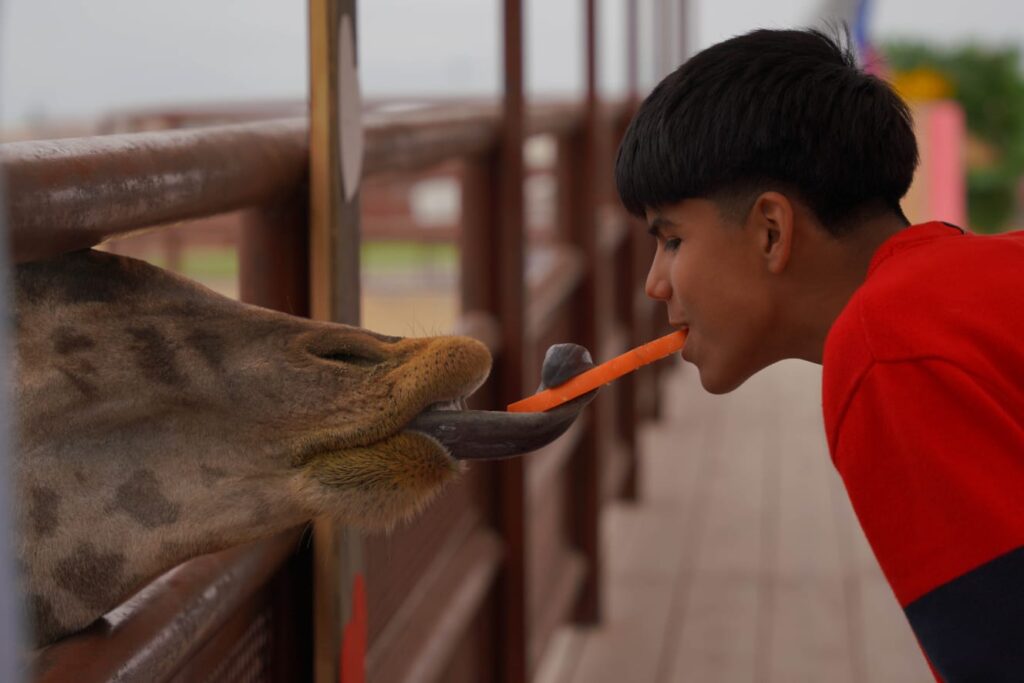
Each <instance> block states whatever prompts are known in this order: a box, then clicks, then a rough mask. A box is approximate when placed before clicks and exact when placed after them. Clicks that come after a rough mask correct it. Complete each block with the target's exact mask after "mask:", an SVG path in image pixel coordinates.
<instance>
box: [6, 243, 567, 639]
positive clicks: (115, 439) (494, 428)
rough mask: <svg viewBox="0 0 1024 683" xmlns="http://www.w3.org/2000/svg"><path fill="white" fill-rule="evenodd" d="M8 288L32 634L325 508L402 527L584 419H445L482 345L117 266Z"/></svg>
mask: <svg viewBox="0 0 1024 683" xmlns="http://www.w3.org/2000/svg"><path fill="white" fill-rule="evenodd" d="M15 291H16V301H15V330H16V377H17V380H16V408H17V431H18V439H19V444H18V449H17V460H16V466H15V467H16V483H17V486H18V493H19V495H20V500H21V505H20V506H19V522H18V530H19V536H18V543H19V556H20V559H21V562H22V565H23V568H24V573H25V582H26V592H27V594H28V595H29V600H30V603H31V604H30V608H31V611H32V613H33V616H34V619H35V623H36V632H37V639H38V640H39V641H40V642H47V641H49V640H52V639H53V638H55V637H58V636H60V635H63V634H65V633H68V632H69V631H72V630H76V629H78V628H81V627H82V626H84V625H85V624H87V623H89V622H90V621H92V620H93V619H95V618H96V617H98V616H100V615H102V614H103V613H104V612H106V611H107V610H109V609H110V608H112V607H114V606H116V605H117V604H118V602H119V601H120V600H122V599H123V598H124V597H126V596H127V595H128V594H130V592H131V591H132V590H133V589H135V588H137V587H138V586H140V585H141V584H142V583H144V582H145V581H146V580H148V579H150V578H152V577H153V576H155V575H156V574H159V573H160V572H162V571H164V570H166V569H168V568H170V567H171V566H174V565H175V564H177V563H179V562H181V561H183V560H184V559H187V558H188V557H191V556H194V555H196V554H200V553H203V552H209V551H212V550H217V549H221V548H224V547H228V546H230V545H234V544H237V543H241V542H245V541H248V540H252V539H254V538H258V537H261V536H266V535H269V534H272V533H275V532H277V531H279V530H281V529H285V528H288V527H290V526H294V525H296V524H300V523H302V522H304V521H305V520H307V519H309V518H311V517H314V516H317V515H321V514H326V515H331V516H333V517H335V518H337V519H339V520H341V521H342V522H344V523H347V524H353V525H356V526H361V527H370V528H379V527H388V526H390V525H393V524H394V523H396V522H397V521H399V520H401V519H402V518H404V517H407V516H409V515H412V514H414V513H415V512H416V511H417V510H419V509H420V508H421V507H422V506H423V505H424V504H425V503H426V502H427V501H428V500H429V499H430V498H431V497H432V496H433V495H435V494H436V493H437V492H438V491H440V490H441V489H442V488H443V487H444V485H445V484H446V483H448V482H450V481H451V480H452V479H453V478H454V477H456V476H457V475H458V473H459V472H460V470H461V469H462V467H463V465H462V463H461V460H460V458H461V457H466V456H477V455H484V456H508V455H512V454H516V453H520V452H523V451H526V450H530V449H532V448H536V447H538V446H540V445H542V444H543V443H546V442H547V441H550V440H551V439H553V438H554V437H555V436H557V435H558V433H560V432H561V431H563V430H564V429H565V428H566V427H567V426H568V425H569V424H570V423H571V422H572V420H573V419H574V418H575V416H576V414H578V412H579V407H575V408H573V407H570V408H569V409H568V410H567V411H561V412H560V413H554V414H550V415H549V414H544V415H532V416H531V415H518V416H511V415H507V414H504V413H500V414H491V413H486V412H483V411H455V410H439V409H443V408H455V407H458V405H459V403H460V402H461V401H462V400H463V399H464V398H465V397H467V396H468V395H470V394H471V393H472V392H473V391H474V390H475V389H476V388H477V387H478V386H479V385H480V384H481V383H482V382H483V381H484V380H485V379H486V377H487V375H488V372H489V370H490V365H491V358H490V354H489V353H488V351H487V349H486V347H484V346H483V345H482V344H481V343H479V342H477V341H475V340H472V339H469V338H464V337H454V336H447V337H433V338H419V339H404V338H398V337H388V336H384V335H380V334H376V333H373V332H370V331H367V330H364V329H360V328H356V327H351V326H346V325H338V324H330V323H321V322H315V321H311V320H307V319H303V318H296V317H293V316H288V315H285V314H282V313H277V312H273V311H268V310H265V309H261V308H257V307H254V306H248V305H245V304H241V303H238V302H236V301H233V300H230V299H227V298H225V297H222V296H220V295H218V294H216V293H214V292H212V291H210V290H207V289H206V288H204V287H202V286H200V285H198V284H196V283H193V282H191V281H189V280H187V279H185V278H182V277H179V276H176V275H174V274H172V273H169V272H167V271H163V270H160V269H158V268H155V267H153V266H150V265H148V264H146V263H143V262H140V261H136V260H133V259H129V258H125V257H120V256H114V255H110V254H106V253H101V252H96V251H83V252H76V253H72V254H67V255H64V256H61V257H59V258H56V259H53V260H50V261H46V262H40V263H30V264H23V265H20V266H18V268H17V270H16V274H15ZM563 365H565V364H563ZM577 365H578V363H577ZM575 371H576V372H578V371H579V370H578V369H577V370H575ZM570 374H572V373H571V372H570Z"/></svg>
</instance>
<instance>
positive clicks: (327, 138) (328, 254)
mask: <svg viewBox="0 0 1024 683" xmlns="http://www.w3.org/2000/svg"><path fill="white" fill-rule="evenodd" d="M355 5H356V3H355V0H310V2H309V45H310V63H309V73H310V112H309V138H310V139H309V162H310V166H309V173H310V177H309V186H310V197H309V211H310V254H309V267H310V309H311V311H312V317H313V318H315V319H318V320H332V321H336V322H344V323H349V324H353V325H358V324H359V321H360V313H359V300H360V295H359V185H360V179H361V176H362V160H363V129H362V118H361V117H362V101H361V97H360V89H359V77H358V69H357V66H356V7H355ZM313 539H314V541H313V542H314V612H315V614H314V628H315V643H314V658H315V662H314V679H315V681H316V683H336V682H337V681H341V683H363V682H364V680H365V677H366V676H365V658H366V657H365V656H366V638H367V612H366V584H365V575H364V558H363V554H364V548H363V540H362V538H361V536H360V534H358V533H356V532H355V531H353V530H351V529H348V528H345V527H340V526H338V525H336V524H334V523H333V522H331V521H330V520H327V519H318V520H316V522H315V526H314V534H313Z"/></svg>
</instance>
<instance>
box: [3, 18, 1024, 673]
mask: <svg viewBox="0 0 1024 683" xmlns="http://www.w3.org/2000/svg"><path fill="white" fill-rule="evenodd" d="M597 5H598V8H599V11H598V15H599V16H598V22H597V26H598V38H599V40H598V48H597V57H596V58H597V73H598V79H597V80H598V90H599V93H600V96H601V97H602V98H603V99H604V100H606V101H614V100H622V99H624V98H626V97H628V96H629V95H630V92H629V91H628V83H629V74H628V72H627V68H628V62H629V60H628V59H627V49H628V46H627V45H626V35H627V31H626V29H625V23H626V21H627V17H626V6H627V3H626V2H625V1H624V0H599V2H598V3H597ZM0 10H2V15H0V141H2V142H12V141H20V140H42V139H54V138H65V137H78V136H93V135H106V134H114V133H128V132H135V131H155V130H163V129H171V128H185V127H197V126H206V125H214V124H220V123H230V122H239V121H251V120H258V119H269V118H279V117H286V116H302V115H304V113H305V112H306V106H307V105H306V97H307V92H308V81H309V75H308V66H307V63H308V59H309V56H308V55H309V49H308V44H307V42H308V41H307V30H308V26H307V22H308V18H307V2H305V1H304V0H287V1H285V0H245V1H243V0H214V1H213V2H211V1H210V0H177V2H174V3H156V2H145V1H142V2H140V1H139V0H102V1H97V0H88V1H87V0H4V2H3V4H2V5H0ZM524 10H525V27H524V28H525V31H524V34H525V53H524V59H525V90H526V95H527V98H528V100H530V101H531V102H544V101H564V100H579V99H580V98H581V97H583V94H584V92H585V90H586V88H585V83H584V73H585V65H584V63H583V62H584V49H583V40H584V25H585V21H584V19H585V17H584V5H583V3H582V2H580V1H579V0H525V2H524ZM501 16H502V15H501V3H500V2H498V1H497V0H369V1H366V2H361V3H359V4H358V14H357V35H358V62H359V64H358V68H359V77H360V80H361V86H362V90H363V95H364V100H365V103H366V109H367V111H368V112H371V113H372V112H374V111H376V112H389V111H390V112H396V111H410V110H415V109H416V108H418V107H422V106H423V105H425V104H432V103H438V102H446V101H450V100H457V101H459V102H487V101H492V102H493V101H496V100H497V98H499V97H500V95H501V92H502V83H501V73H502V59H501V44H502V43H501V37H502V26H501ZM637 19H638V34H639V40H638V42H639V46H638V51H637V55H638V61H637V64H636V67H637V79H636V82H637V84H638V91H639V92H637V93H636V94H638V95H639V96H643V95H644V94H645V93H646V92H647V91H648V90H649V89H650V88H651V87H652V86H653V85H654V84H655V83H657V82H658V80H660V78H661V77H663V76H664V75H665V74H666V73H668V72H669V71H670V70H671V69H673V68H674V67H675V66H677V65H678V64H679V63H681V62H682V61H683V60H684V59H685V58H686V56H687V55H690V54H692V53H693V52H694V51H696V50H699V49H701V48H703V47H706V46H708V45H710V44H712V43H714V42H716V41H719V40H721V39H724V38H727V37H729V36H732V35H735V34H738V33H743V32H746V31H748V30H752V29H755V28H761V27H774V28H782V27H795V26H796V27H799V26H822V25H825V24H827V23H830V22H831V23H832V24H835V23H836V22H846V23H847V24H848V25H849V26H850V29H851V33H852V36H853V39H854V42H855V44H856V47H857V52H858V55H859V57H860V59H861V60H862V62H863V64H864V65H865V68H867V69H869V70H871V71H872V72H873V73H875V74H877V75H878V76H880V77H882V78H886V79H888V80H890V81H891V82H892V83H893V84H894V86H895V87H896V88H897V90H898V91H899V92H900V93H901V94H902V95H903V96H904V98H905V99H906V100H907V101H908V103H909V104H910V106H911V108H912V110H913V114H914V119H915V127H916V131H917V134H918V138H919V143H920V147H921V156H922V163H921V166H920V168H919V170H918V173H917V176H916V177H915V180H914V185H913V187H912V189H911V191H910V193H909V194H908V196H907V198H906V200H905V203H904V208H905V211H906V213H907V215H908V217H910V219H911V220H914V221H923V220H933V219H937V220H946V221H950V222H953V223H957V224H961V225H964V226H967V227H969V228H970V229H972V230H974V231H978V232H998V231H1004V230H1011V229H1015V228H1018V227H1022V226H1024V213H1022V212H1024V201H1022V198H1024V192H1022V185H1021V178H1022V176H1024V77H1022V61H1021V49H1022V48H1024V21H1022V19H1024V6H1020V5H1018V4H1016V3H1011V2H1007V1H1005V0H1002V1H1001V0H973V2H971V3H970V7H969V10H968V9H966V8H965V7H964V3H963V2H960V1H959V0H933V1H932V2H931V3H929V4H928V5H927V6H926V7H925V6H923V5H922V4H921V3H919V2H917V1H916V0H831V1H825V2H822V1H814V0H775V1H773V2H765V1H763V0H678V1H671V2H670V1H666V0H639V3H638V17H637ZM557 149H558V142H557V141H556V140H555V139H554V136H552V135H534V136H531V137H529V138H528V139H527V142H526V146H525V148H524V160H525V166H526V173H525V188H524V194H525V221H524V222H525V224H526V227H527V230H528V236H529V241H530V246H531V247H540V248H531V249H530V250H529V252H528V254H527V262H526V269H527V270H528V271H529V270H530V269H531V268H537V269H542V268H543V267H544V263H543V262H542V261H543V259H544V258H545V257H546V256H547V257H550V256H551V254H550V253H549V252H546V251H545V250H544V249H543V246H544V245H545V244H547V243H548V242H551V243H553V242H554V240H555V238H554V234H555V233H556V232H557V230H556V227H557V226H555V223H556V222H557V221H558V216H559V208H558V197H557V192H556V189H557V184H558V177H557V176H558V172H559V171H558V166H557V154H558V151H557ZM460 164H461V162H446V163H443V164H440V165H437V166H435V167H432V168H430V169H428V170H425V171H417V172H415V173H411V172H385V173H378V174H374V175H373V176H372V177H370V178H369V179H368V180H367V181H366V182H365V183H364V185H363V186H362V189H361V194H360V206H361V212H362V224H361V231H362V247H361V248H362V255H361V256H362V258H361V260H360V265H361V278H362V290H361V296H362V323H363V325H364V326H366V327H369V328H371V329H375V330H377V331H380V332H384V333H389V334H398V335H413V336H415V335H422V334H434V333H448V332H450V331H451V330H452V329H453V326H454V324H455V321H456V319H457V318H458V315H459V311H460V283H459V278H460V254H459V247H458V244H459V241H458V234H459V228H460V221H461V218H462V217H461V215H460V213H461V211H462V208H463V206H464V203H463V198H462V196H461V194H462V189H463V184H462V178H463V169H462V168H461V166H460ZM598 173H599V174H601V173H604V174H606V175H607V176H610V174H611V168H610V167H609V168H607V169H598ZM242 223H243V216H242V215H241V214H240V213H232V214H224V215H218V216H213V217H208V218H203V219H200V220H195V221H190V222H185V223H181V224H177V225H175V226H173V227H170V228H167V229H163V230H159V231H152V232H147V233H142V234H139V235H134V236H129V237H123V238H119V239H115V240H112V241H109V242H107V243H105V244H104V245H102V247H101V248H103V249H107V250H110V251H113V252H117V253H123V254H127V255H131V256H135V257H138V258H143V259H146V260H149V261H151V262H153V263H156V264H158V265H161V266H164V267H167V268H170V269H173V270H177V271H179V272H182V273H184V274H186V275H188V276H189V277H192V278H193V279H197V280H199V281H201V282H203V283H205V284H206V285H208V286H209V287H212V288H214V289H215V290H217V291H220V292H222V293H224V294H226V295H227V296H231V297H237V296H238V295H239V282H238V278H239V248H238V245H239V239H240V236H241V230H242ZM659 313H660V312H659ZM673 373H674V374H673V375H672V376H671V377H670V381H668V382H667V384H666V389H665V394H666V395H665V401H664V403H665V408H664V410H663V412H662V414H661V417H662V420H661V421H660V424H662V425H663V426H661V427H658V428H656V429H654V428H652V429H650V430H646V431H644V433H643V434H642V435H641V437H640V438H641V440H642V446H643V448H642V451H643V452H644V453H645V456H646V457H647V460H646V461H645V465H644V467H643V469H642V470H641V472H642V476H643V477H644V481H643V482H642V483H641V484H640V487H641V489H642V490H643V491H644V492H645V493H644V495H642V496H640V499H641V500H642V502H643V504H642V505H639V506H636V505H634V506H632V507H630V506H622V507H621V508H620V509H617V510H613V511H611V512H609V513H608V514H607V516H606V517H605V527H604V529H603V531H602V533H603V534H606V539H605V547H606V548H608V552H609V554H610V556H611V557H610V559H609V562H608V564H609V569H608V578H607V582H608V585H609V599H608V608H607V611H606V614H605V616H604V619H603V623H602V626H601V628H600V629H586V628H578V627H573V626H567V627H564V628H562V629H561V630H560V631H559V633H558V635H557V637H555V638H554V639H553V643H552V644H551V645H550V646H549V647H547V649H546V650H545V652H546V654H545V657H544V659H543V663H542V664H541V665H539V667H538V669H537V670H536V671H535V672H534V674H535V675H534V676H533V679H534V680H536V681H540V682H542V683H555V682H558V681H578V682H580V683H584V682H585V683H593V682H595V681H602V680H607V681H613V680H614V681H647V680H650V681H658V682H659V683H662V682H666V681H702V682H703V681H712V680H742V681H780V682H783V681H785V682H790V681H803V680H806V681H821V680H828V681H866V680H871V681H880V682H881V681H901V682H902V681H908V682H910V681H927V680H930V675H929V673H928V670H927V666H926V665H925V663H924V661H923V658H922V657H921V655H920V652H919V651H918V650H917V647H916V644H915V642H914V640H913V636H912V635H911V634H910V632H909V630H908V629H907V627H906V624H905V621H904V620H903V617H902V614H901V613H900V611H899V608H898V606H896V604H895V601H894V600H893V598H892V596H891V593H889V591H888V587H887V585H886V584H885V582H884V579H883V578H882V577H881V575H880V573H879V572H878V569H877V566H876V565H875V564H874V561H873V558H872V556H871V553H870V549H868V548H867V545H866V543H865V542H864V541H863V538H862V536H861V535H860V532H859V529H858V527H857V524H856V520H855V519H854V518H853V516H852V513H851V512H850V510H849V505H848V503H847V502H846V500H845V495H844V492H843V491H842V485H841V482H839V480H838V478H837V477H836V476H835V473H834V472H833V471H832V469H831V463H830V462H829V461H828V457H827V451H826V448H825V444H824V439H823V437H822V435H821V424H820V423H821V418H820V395H819V393H818V391H819V389H818V387H819V386H820V371H819V370H818V369H817V368H816V367H812V366H810V365H808V364H802V363H799V362H796V361H793V362H787V363H783V364H780V366H779V367H778V368H773V369H771V370H770V371H768V372H766V373H762V375H760V376H758V377H757V378H754V379H753V380H751V382H749V383H748V385H746V386H744V387H743V388H742V389H741V390H739V391H737V392H735V393H734V394H732V395H730V396H729V397H721V398H718V397H709V396H706V395H704V394H703V393H702V392H701V391H700V389H699V386H698V385H697V383H696V380H695V378H694V377H693V376H692V375H690V374H687V373H686V372H685V371H684V369H683V368H682V367H681V366H680V367H677V368H676V369H675V370H674V371H673ZM782 423H785V424H786V425H787V426H786V427H785V428H781V427H779V425H780V424H782ZM383 543H384V544H385V545H387V543H389V541H385V542H383ZM388 552H389V553H390V552H391V546H388ZM389 557H390V555H389Z"/></svg>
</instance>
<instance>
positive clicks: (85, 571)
mask: <svg viewBox="0 0 1024 683" xmlns="http://www.w3.org/2000/svg"><path fill="white" fill-rule="evenodd" d="M124 565H125V556H124V553H103V552H99V551H97V550H96V547H95V546H94V545H93V544H92V543H79V544H78V545H77V546H76V547H75V549H74V551H73V552H72V553H71V554H70V555H68V556H66V557H65V558H64V559H63V560H61V561H60V562H58V563H57V564H56V566H55V567H54V570H53V578H54V581H55V582H56V583H57V585H58V586H60V587H61V588H63V589H64V590H66V591H68V592H69V593H71V594H72V595H74V596H75V597H76V598H78V599H79V600H81V601H82V604H84V605H86V606H87V607H92V608H95V609H105V608H107V607H110V605H108V604H107V602H108V598H109V596H110V594H111V590H112V589H114V588H116V587H119V586H120V585H121V584H122V582H123V580H124Z"/></svg>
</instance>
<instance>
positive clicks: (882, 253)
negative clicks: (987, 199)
mask: <svg viewBox="0 0 1024 683" xmlns="http://www.w3.org/2000/svg"><path fill="white" fill-rule="evenodd" d="M965 233H966V231H965V230H964V229H963V228H960V227H957V226H956V225H953V224H952V223H945V222H943V221H930V222H928V223H919V224H917V225H911V226H909V227H906V228H904V229H902V230H900V231H899V232H897V233H896V234H895V235H893V236H892V237H890V238H889V239H887V240H886V241H885V242H882V246H880V247H878V249H877V250H876V251H875V254H874V256H872V257H871V263H870V264H868V275H870V274H871V273H872V272H874V270H875V269H876V268H877V267H878V266H879V265H880V264H881V263H882V261H884V260H885V259H887V258H889V257H890V256H892V255H893V254H894V253H896V252H897V251H901V250H902V249H904V248H906V247H907V246H909V245H911V244H916V243H918V242H927V241H930V240H933V239H938V238H942V237H959V236H961V235H964V234H965Z"/></svg>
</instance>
